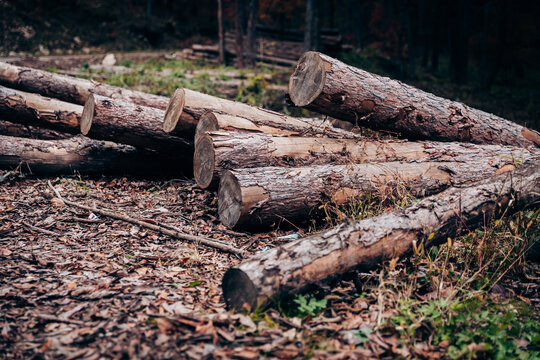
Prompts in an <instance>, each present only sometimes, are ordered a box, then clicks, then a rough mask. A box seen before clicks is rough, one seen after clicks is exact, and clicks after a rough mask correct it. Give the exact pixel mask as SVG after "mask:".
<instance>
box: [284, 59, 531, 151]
mask: <svg viewBox="0 0 540 360" xmlns="http://www.w3.org/2000/svg"><path fill="white" fill-rule="evenodd" d="M289 94H290V97H291V100H292V101H293V103H294V104H295V105H296V106H303V107H305V108H307V109H310V110H313V111H317V112H319V113H321V114H326V115H330V116H332V117H335V118H338V119H341V120H347V121H350V122H352V123H358V125H360V126H364V127H369V128H373V129H379V130H387V131H392V132H397V133H401V134H402V135H403V136H405V137H407V138H409V139H426V140H441V141H462V142H472V143H477V144H501V145H512V146H523V147H538V146H540V134H539V133H538V132H536V131H533V130H530V129H527V128H525V127H523V126H521V125H518V124H516V123H513V122H511V121H508V120H506V119H503V118H501V117H498V116H495V115H493V114H489V113H486V112H484V111H481V110H477V109H474V108H471V107H469V106H467V105H464V104H463V103H460V102H457V101H451V100H448V99H444V98H441V97H438V96H435V95H433V94H430V93H427V92H424V91H421V90H419V89H416V88H414V87H412V86H409V85H406V84H403V83H401V82H399V81H396V80H391V79H389V78H386V77H383V76H379V75H375V74H371V73H369V72H367V71H364V70H361V69H357V68H355V67H352V66H349V65H346V64H344V63H342V62H341V61H339V60H336V59H333V58H331V57H329V56H326V55H324V54H321V53H317V52H307V53H305V54H304V55H303V56H302V57H301V58H300V60H299V61H298V65H297V67H296V69H295V71H294V73H293V74H292V75H291V78H290V80H289Z"/></svg>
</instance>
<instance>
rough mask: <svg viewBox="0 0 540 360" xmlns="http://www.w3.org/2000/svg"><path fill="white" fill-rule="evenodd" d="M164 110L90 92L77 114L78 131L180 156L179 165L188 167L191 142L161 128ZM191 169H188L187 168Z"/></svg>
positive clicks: (191, 151)
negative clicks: (80, 111) (80, 113)
mask: <svg viewBox="0 0 540 360" xmlns="http://www.w3.org/2000/svg"><path fill="white" fill-rule="evenodd" d="M163 115H164V111H163V110H160V109H157V108H151V107H146V106H140V105H135V104H133V103H130V102H126V101H122V100H115V99H111V98H107V97H103V96H99V95H90V96H89V97H88V100H87V101H86V104H85V105H84V110H83V114H82V117H81V133H82V134H83V135H87V136H88V137H90V138H93V139H99V140H110V141H114V142H117V143H122V144H128V145H133V146H137V147H139V148H146V149H151V150H156V151H158V152H160V153H164V154H172V155H175V156H177V157H179V158H184V159H185V162H184V163H182V164H179V163H177V164H171V166H178V167H182V168H186V167H191V166H192V161H193V145H192V143H191V142H190V141H187V140H184V139H181V138H179V137H176V136H171V135H169V134H167V133H165V132H164V131H163ZM190 172H191V169H190Z"/></svg>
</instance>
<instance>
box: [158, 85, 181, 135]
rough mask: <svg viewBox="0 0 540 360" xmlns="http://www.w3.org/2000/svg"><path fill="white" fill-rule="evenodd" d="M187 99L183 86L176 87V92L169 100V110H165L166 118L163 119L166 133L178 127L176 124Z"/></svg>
mask: <svg viewBox="0 0 540 360" xmlns="http://www.w3.org/2000/svg"><path fill="white" fill-rule="evenodd" d="M185 101H186V96H185V91H184V89H182V88H178V89H176V91H175V92H174V94H173V95H172V96H171V99H170V100H169V104H168V105H167V110H166V111H165V118H164V120H163V131H165V132H166V133H170V132H173V131H174V130H175V129H176V125H177V124H178V122H179V120H180V116H181V115H182V112H183V111H184V104H185Z"/></svg>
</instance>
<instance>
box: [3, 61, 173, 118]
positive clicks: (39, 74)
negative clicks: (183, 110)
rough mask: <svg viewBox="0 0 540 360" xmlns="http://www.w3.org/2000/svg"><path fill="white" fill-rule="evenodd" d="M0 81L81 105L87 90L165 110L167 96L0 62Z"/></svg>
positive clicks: (87, 94) (88, 93) (86, 95)
mask: <svg viewBox="0 0 540 360" xmlns="http://www.w3.org/2000/svg"><path fill="white" fill-rule="evenodd" d="M0 84H2V85H5V86H8V87H12V88H16V89H20V90H23V91H28V92H33V93H38V94H41V95H45V96H50V97H53V98H57V99H59V100H62V101H68V102H71V103H75V104H80V105H84V103H85V102H86V99H88V96H90V94H97V95H101V96H107V97H110V98H113V99H121V100H125V101H129V102H132V103H134V104H137V105H142V106H148V107H155V108H158V109H162V110H165V109H166V108H167V105H168V103H169V98H167V97H165V96H158V95H152V94H146V93H143V92H140V91H134V90H128V89H123V88H120V87H117V86H111V85H106V84H101V83H99V82H96V81H91V80H86V79H79V78H75V77H71V76H65V75H59V74H54V73H51V72H48V71H43V70H37V69H32V68H27V67H21V66H15V65H11V64H8V63H4V62H0Z"/></svg>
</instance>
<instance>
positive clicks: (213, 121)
mask: <svg viewBox="0 0 540 360" xmlns="http://www.w3.org/2000/svg"><path fill="white" fill-rule="evenodd" d="M218 127H219V125H218V119H217V117H216V115H214V113H213V112H211V111H209V112H207V113H205V114H204V115H203V116H201V118H200V119H199V123H198V124H197V128H196V130H195V143H197V141H199V138H200V137H201V136H202V135H204V134H206V133H207V132H209V131H216V130H218Z"/></svg>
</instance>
